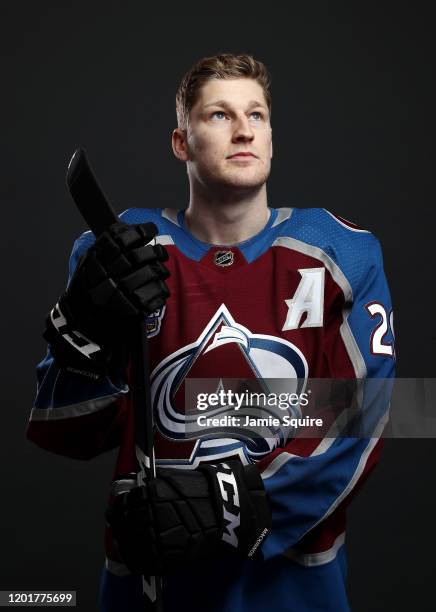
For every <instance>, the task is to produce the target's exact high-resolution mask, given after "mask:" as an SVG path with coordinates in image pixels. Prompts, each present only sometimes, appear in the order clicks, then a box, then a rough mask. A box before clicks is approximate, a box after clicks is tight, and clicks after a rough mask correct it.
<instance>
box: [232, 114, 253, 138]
mask: <svg viewBox="0 0 436 612" xmlns="http://www.w3.org/2000/svg"><path fill="white" fill-rule="evenodd" d="M253 138H254V132H253V128H252V127H251V125H250V122H249V120H248V118H247V116H246V115H245V114H244V115H239V116H238V117H237V118H236V119H235V123H234V129H233V138H232V140H233V141H234V142H246V141H251V140H253Z"/></svg>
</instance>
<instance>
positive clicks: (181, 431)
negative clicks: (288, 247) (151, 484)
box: [151, 304, 308, 467]
mask: <svg viewBox="0 0 436 612" xmlns="http://www.w3.org/2000/svg"><path fill="white" fill-rule="evenodd" d="M229 344H233V345H234V346H235V345H236V346H237V347H238V348H239V350H240V351H241V353H242V355H243V357H244V362H246V364H247V365H248V367H249V370H250V372H251V376H252V378H253V379H256V378H257V379H261V380H260V383H261V384H262V386H263V388H264V390H265V392H266V393H268V392H274V393H277V392H278V389H277V387H276V386H275V385H274V388H273V389H271V387H267V388H265V387H266V384H267V383H271V381H268V380H265V379H282V380H283V379H285V380H286V390H287V392H288V393H290V392H292V393H301V392H302V391H304V387H305V384H306V379H307V373H308V366H307V362H306V359H305V357H304V355H303V353H302V352H301V351H300V350H299V349H298V348H297V347H296V346H294V345H293V344H291V343H290V342H288V341H287V340H284V339H282V338H278V337H276V336H269V335H263V334H254V333H252V332H251V331H250V330H249V329H247V328H246V327H244V326H243V325H241V324H239V323H237V322H236V321H235V320H234V319H233V317H232V315H231V314H230V312H229V310H228V309H227V307H226V306H225V305H224V304H222V305H221V306H220V308H219V309H218V310H217V312H216V313H215V314H214V315H213V317H212V318H211V320H210V321H209V323H208V324H207V325H206V327H205V329H204V331H203V332H202V333H201V335H200V336H199V338H198V339H197V340H196V341H195V342H193V343H192V344H189V345H187V346H185V347H183V348H181V349H179V350H178V351H176V352H175V353H172V354H171V355H169V356H168V357H167V358H165V359H164V360H163V361H162V362H161V363H160V364H159V365H158V366H157V367H156V368H155V370H154V371H153V372H152V374H151V393H152V402H153V412H154V418H155V422H156V425H157V427H158V429H159V430H160V432H161V433H162V434H163V435H164V436H166V437H168V438H170V439H172V440H187V439H192V440H193V441H194V440H196V443H195V446H194V449H193V452H192V454H191V457H190V458H189V459H188V460H183V461H178V462H176V463H178V464H180V465H183V466H185V467H186V466H190V467H195V466H196V465H198V463H199V462H200V461H211V460H216V459H222V458H225V457H229V456H231V455H235V454H237V455H239V457H240V459H241V461H243V462H244V463H249V462H253V461H256V460H259V459H261V458H262V457H263V456H265V455H266V454H267V453H270V452H271V451H272V450H274V448H276V447H277V446H279V445H281V444H282V442H283V440H284V439H286V437H287V434H286V433H285V432H283V431H281V430H280V429H277V428H276V429H275V430H272V429H271V430H270V431H268V432H267V434H266V435H265V436H259V435H255V436H251V435H250V431H249V429H247V428H246V427H240V428H239V429H238V428H235V429H234V430H229V429H228V428H225V429H223V428H221V429H219V428H205V427H201V428H200V427H199V426H198V425H197V417H198V415H199V414H200V413H199V412H198V410H196V407H195V406H192V407H190V406H185V409H184V411H183V412H182V411H181V410H179V409H178V408H177V407H176V406H175V402H174V397H175V394H176V392H177V390H178V389H179V387H180V385H182V383H183V382H184V380H185V379H186V378H187V377H189V373H190V371H191V370H192V369H193V367H194V364H195V363H196V362H197V360H198V359H199V358H202V357H204V356H206V355H208V356H209V354H210V353H211V352H214V351H217V350H219V349H220V347H223V346H224V345H229ZM234 376H235V377H239V373H235V375H234ZM277 384H279V381H277ZM250 409H251V411H252V410H253V408H252V407H250V408H249V409H247V410H248V411H247V414H248V413H249V410H250ZM226 410H228V408H227V407H223V406H221V407H219V408H216V409H213V410H208V411H207V415H208V416H209V415H210V416H217V415H220V414H221V413H223V412H225V411H226ZM264 410H266V412H268V409H267V408H266V409H265V408H264V407H262V411H264ZM287 410H288V412H286V411H285V412H283V411H281V412H282V415H283V414H287V413H288V414H291V416H296V415H297V414H299V409H298V407H297V408H295V407H294V408H292V407H291V406H289V408H288V409H287ZM251 413H252V412H251ZM271 413H274V414H275V415H276V416H277V410H271ZM242 415H243V411H241V416H242ZM162 463H165V461H163V462H162ZM171 463H172V464H173V465H174V462H171Z"/></svg>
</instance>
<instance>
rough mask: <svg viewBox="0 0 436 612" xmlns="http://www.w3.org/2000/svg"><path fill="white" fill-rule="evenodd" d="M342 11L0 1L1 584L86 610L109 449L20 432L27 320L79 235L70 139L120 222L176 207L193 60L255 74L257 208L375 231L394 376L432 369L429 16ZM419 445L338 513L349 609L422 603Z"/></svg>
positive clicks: (402, 7)
mask: <svg viewBox="0 0 436 612" xmlns="http://www.w3.org/2000/svg"><path fill="white" fill-rule="evenodd" d="M349 4H355V3H345V2H344V3H341V4H338V3H335V4H333V3H331V2H327V1H326V2H319V3H316V4H315V3H313V2H307V3H301V2H300V3H296V2H289V3H287V4H286V6H284V7H283V8H280V9H278V8H277V6H276V3H267V2H264V3H256V4H254V3H251V2H248V3H241V4H237V5H233V6H232V5H230V4H226V3H216V4H212V3H210V4H206V3H190V4H186V3H184V4H180V5H179V6H178V7H176V6H175V5H173V4H169V3H161V5H160V6H159V8H156V7H155V8H150V6H147V4H146V2H145V1H144V2H139V1H136V2H123V3H121V2H109V1H106V2H95V1H93V2H88V3H85V2H83V1H79V0H78V1H77V2H69V1H60V2H59V1H58V2H55V1H53V0H52V1H45V2H44V1H40V2H37V3H36V2H30V1H28V2H16V3H14V4H12V3H9V4H8V5H6V3H2V8H1V12H2V15H1V23H2V30H3V32H2V33H1V37H0V44H1V47H2V69H1V75H2V100H1V101H2V107H3V110H2V113H1V119H2V124H3V125H2V131H1V134H2V147H1V156H2V164H1V170H2V177H1V182H0V190H1V202H2V215H3V223H2V229H3V231H2V234H1V242H0V244H1V261H2V264H3V266H2V268H3V272H2V284H3V317H2V323H3V329H2V339H3V360H4V364H2V372H3V374H4V380H3V384H2V389H3V401H2V410H3V418H2V425H1V432H2V439H1V446H0V449H1V459H2V461H1V483H2V500H3V501H2V502H1V506H0V508H1V510H0V512H1V523H0V547H1V554H0V557H1V560H0V568H1V569H0V588H2V589H5V588H17V589H55V588H71V589H76V590H77V599H78V602H79V609H80V610H87V611H88V610H94V609H95V608H96V604H95V600H96V592H97V584H98V575H99V571H100V566H101V563H102V559H103V551H102V536H103V511H104V507H105V500H106V494H107V489H108V485H109V482H110V479H111V472H112V469H113V463H114V455H113V454H110V455H106V456H103V457H100V458H98V459H96V460H94V461H92V462H89V463H80V462H74V461H73V460H69V459H64V458H61V457H57V456H55V455H50V454H49V453H46V452H44V451H42V450H40V449H38V448H37V447H35V446H33V445H31V444H30V443H27V442H26V441H25V440H24V438H23V432H24V429H25V424H26V420H27V418H28V413H29V410H30V407H31V404H32V400H33V396H34V391H35V376H34V366H35V364H36V363H37V362H38V361H39V360H40V359H41V358H42V356H43V353H44V343H43V340H42V339H41V336H40V333H41V329H42V327H43V320H44V317H45V314H46V312H47V311H48V309H49V307H51V305H52V304H53V302H54V300H55V299H56V297H57V296H58V294H59V293H60V291H61V290H62V289H63V286H64V283H65V279H66V273H67V259H68V255H69V252H70V248H71V244H72V241H73V239H74V238H75V237H76V236H77V235H78V234H79V233H80V232H81V231H82V230H83V229H85V228H84V225H83V223H82V221H81V219H80V218H79V215H78V213H77V212H76V210H75V209H74V206H73V205H72V202H71V201H70V199H69V197H68V195H67V193H66V189H65V185H64V175H65V168H66V163H67V161H68V159H69V156H70V154H71V153H72V151H73V150H74V148H75V147H76V146H77V145H81V146H84V147H85V148H86V149H87V150H88V153H89V155H90V157H91V159H92V161H93V165H94V167H95V169H96V171H97V173H98V175H99V177H100V180H101V182H102V183H103V185H104V186H105V190H106V191H107V192H108V193H109V194H110V195H111V197H112V199H113V201H114V203H115V205H116V208H117V210H118V211H121V210H123V209H125V208H127V207H129V206H132V205H133V206H174V207H183V206H185V205H186V204H187V197H188V188H187V187H188V186H187V180H186V174H185V169H184V166H183V165H182V164H180V163H179V162H177V160H175V158H174V157H173V155H172V152H171V148H170V134H171V131H172V129H173V128H174V127H175V110H174V97H175V92H176V89H177V86H178V83H179V81H180V79H181V77H182V75H183V74H184V72H185V71H186V70H187V69H188V68H189V67H190V66H191V65H192V63H193V62H194V61H196V60H197V59H199V58H200V57H202V56H205V55H211V54H214V53H216V52H220V51H229V52H235V53H237V52H250V53H252V54H254V55H255V56H256V57H258V58H259V59H262V60H263V61H264V62H265V63H266V64H267V66H268V67H269V69H270V71H271V73H272V78H273V85H272V94H273V114H272V124H273V135H274V160H273V172H272V175H271V179H270V183H269V201H270V204H271V205H273V206H289V205H292V206H301V207H310V206H323V207H326V208H328V209H330V210H332V211H334V212H337V213H339V214H341V215H343V216H345V217H347V218H349V219H351V220H353V221H355V222H357V223H359V224H361V225H363V226H364V227H366V228H368V229H371V230H372V231H373V232H374V233H375V234H376V235H377V236H378V237H379V238H380V240H381V242H382V246H383V250H384V257H385V268H386V273H387V276H388V278H389V282H390V286H391V291H392V296H393V301H394V306H395V315H396V317H395V327H396V332H397V339H398V355H399V374H400V375H401V376H409V377H411V376H422V377H424V376H434V375H435V364H434V358H433V353H434V344H435V342H434V341H435V336H436V326H435V323H434V298H435V291H434V281H433V279H432V276H433V275H432V272H433V265H432V264H433V263H434V255H433V245H432V236H433V227H434V221H435V213H434V197H433V185H432V173H431V163H430V157H429V156H428V153H429V151H430V144H429V135H428V134H429V123H430V120H429V119H427V118H429V117H430V113H429V112H428V111H429V110H430V109H431V104H432V102H431V99H429V95H430V93H431V79H430V76H431V65H430V58H431V52H432V49H431V46H430V40H431V36H432V32H431V29H430V23H431V20H430V16H429V15H424V14H422V5H421V7H420V8H419V12H418V9H417V8H416V7H415V6H414V5H413V4H412V3H410V4H407V3H400V4H398V3H396V4H393V3H392V4H388V3H380V2H377V3H359V7H356V6H355V7H354V8H350V7H349ZM356 4H357V3H356ZM411 410H413V406H411ZM434 452H435V442H434V441H433V440H421V441H414V442H412V441H403V440H400V441H399V440H394V441H392V440H388V441H387V442H386V451H385V453H384V457H383V460H382V463H381V465H380V466H379V467H378V468H377V470H376V472H375V474H374V475H373V476H372V478H371V479H370V481H369V482H368V483H367V485H366V487H365V489H364V490H363V491H362V492H361V493H360V495H359V496H358V498H357V499H356V500H355V501H354V503H353V506H352V509H351V511H350V528H349V531H348V550H349V567H350V598H351V602H352V609H353V610H354V611H355V612H363V611H368V610H371V611H373V612H376V611H378V610H380V611H381V610H383V611H391V610H392V611H395V612H400V611H403V610H404V611H405V610H409V608H410V607H412V606H413V607H414V608H415V609H419V610H420V611H424V610H433V609H434V602H433V582H434V580H435V577H436V576H435V570H434V567H433V565H434V562H433V549H434V536H433V529H432V526H433V523H434V516H435V512H436V502H435V495H434V486H432V483H433V482H434V469H435V466H436V462H435V459H434ZM291 596H292V594H290V597H291Z"/></svg>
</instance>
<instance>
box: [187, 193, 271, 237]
mask: <svg viewBox="0 0 436 612" xmlns="http://www.w3.org/2000/svg"><path fill="white" fill-rule="evenodd" d="M192 187H193V186H192V185H191V198H190V201H189V206H188V208H187V209H186V212H185V223H186V227H187V228H188V229H189V231H190V232H191V233H192V234H193V235H194V236H195V237H196V238H198V239H199V240H202V241H203V242H208V243H210V244H219V245H231V244H237V243H238V242H243V241H244V240H248V239H249V238H251V237H252V236H254V235H255V234H257V233H258V232H260V231H261V230H262V229H263V228H264V227H265V225H266V224H267V222H268V219H269V215H270V211H269V209H268V204H267V195H266V185H265V184H263V185H261V186H260V187H258V188H255V189H253V190H251V191H248V190H247V189H243V190H242V189H241V190H240V191H239V192H238V191H237V190H236V191H235V190H232V192H231V194H230V193H219V192H217V191H216V189H214V191H213V193H211V192H206V191H204V190H202V189H201V188H200V187H199V186H197V188H195V189H193V188H192Z"/></svg>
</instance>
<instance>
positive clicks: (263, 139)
mask: <svg viewBox="0 0 436 612" xmlns="http://www.w3.org/2000/svg"><path fill="white" fill-rule="evenodd" d="M186 146H187V150H186V156H187V158H186V161H187V164H188V173H189V175H190V176H191V177H192V178H195V179H196V180H197V181H199V182H200V183H202V184H203V185H204V186H214V187H216V188H218V187H230V188H253V187H258V186H261V185H263V184H264V183H265V182H266V180H267V178H268V175H269V173H270V168H271V157H272V131H271V124H270V117H269V112H268V106H267V103H266V100H265V96H264V93H263V89H262V87H261V86H260V85H259V83H257V82H256V81H254V80H253V79H249V78H242V79H231V80H224V79H213V80H211V81H208V82H207V83H206V84H205V85H203V87H202V88H201V90H200V91H199V93H198V99H197V101H196V103H195V105H194V106H193V108H192V109H191V112H190V115H189V123H188V127H187V137H186ZM238 154H239V155H238Z"/></svg>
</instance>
